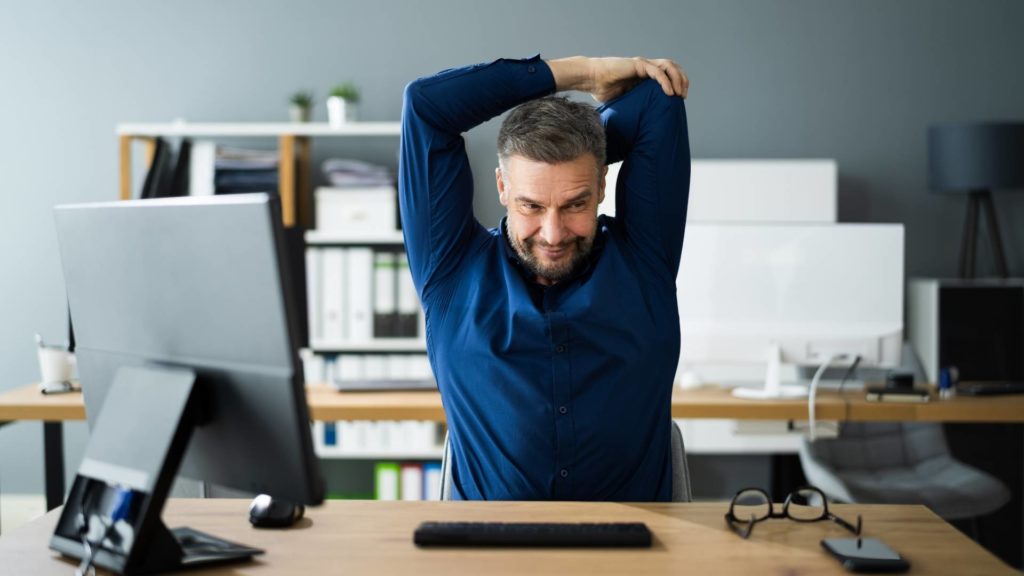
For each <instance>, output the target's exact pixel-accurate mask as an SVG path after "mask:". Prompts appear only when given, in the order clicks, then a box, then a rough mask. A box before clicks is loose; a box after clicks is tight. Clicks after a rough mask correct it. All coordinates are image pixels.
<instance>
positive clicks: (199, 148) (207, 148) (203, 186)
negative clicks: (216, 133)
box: [188, 140, 217, 196]
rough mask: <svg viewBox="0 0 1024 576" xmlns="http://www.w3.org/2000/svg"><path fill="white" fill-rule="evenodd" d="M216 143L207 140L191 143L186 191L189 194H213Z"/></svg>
mask: <svg viewBox="0 0 1024 576" xmlns="http://www.w3.org/2000/svg"><path fill="white" fill-rule="evenodd" d="M216 162H217V144H215V143H213V142H210V141H209V140H198V141H196V142H193V143H192V150H191V153H190V158H189V174H188V193H189V195H191V196H213V193H214V178H215V176H216V171H217V169H216Z"/></svg>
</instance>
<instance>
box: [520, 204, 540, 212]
mask: <svg viewBox="0 0 1024 576" xmlns="http://www.w3.org/2000/svg"><path fill="white" fill-rule="evenodd" d="M523 209H524V210H528V211H530V212H536V211H537V210H540V205H539V204H523Z"/></svg>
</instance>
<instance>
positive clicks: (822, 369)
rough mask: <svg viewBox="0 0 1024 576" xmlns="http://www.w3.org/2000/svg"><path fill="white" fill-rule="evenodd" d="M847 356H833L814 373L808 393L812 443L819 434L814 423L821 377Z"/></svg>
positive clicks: (808, 420) (808, 417)
mask: <svg viewBox="0 0 1024 576" xmlns="http://www.w3.org/2000/svg"><path fill="white" fill-rule="evenodd" d="M845 356H846V355H845V354H833V355H831V356H829V357H828V360H826V361H825V362H824V363H823V364H822V365H821V366H819V367H818V370H817V371H816V372H815V373H814V378H812V379H811V388H810V390H808V392H807V423H808V424H809V425H810V433H811V442H814V441H815V440H816V439H817V432H815V423H814V400H815V397H816V396H817V394H818V383H819V382H821V375H822V374H824V373H825V370H828V367H829V366H831V365H832V363H833V362H835V361H836V360H837V359H839V358H843V357H845Z"/></svg>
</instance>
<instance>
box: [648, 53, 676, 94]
mask: <svg viewBox="0 0 1024 576" xmlns="http://www.w3.org/2000/svg"><path fill="white" fill-rule="evenodd" d="M643 66H644V72H645V73H646V74H647V77H648V78H654V79H655V80H657V82H658V84H660V85H661V89H662V90H663V91H664V92H665V95H667V96H672V95H674V94H675V90H674V88H673V86H672V80H671V79H670V78H669V77H668V74H666V73H665V70H663V69H662V68H661V67H660V66H658V65H657V64H655V63H654V62H652V61H650V60H643Z"/></svg>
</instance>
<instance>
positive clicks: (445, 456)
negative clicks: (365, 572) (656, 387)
mask: <svg viewBox="0 0 1024 576" xmlns="http://www.w3.org/2000/svg"><path fill="white" fill-rule="evenodd" d="M671 452H672V501H673V502H690V501H692V500H693V492H692V488H691V486H690V467H689V466H688V465H687V463H686V445H685V444H683V431H682V430H680V429H679V425H678V424H676V422H675V420H673V421H672V447H671ZM451 454H452V448H451V444H450V442H449V440H448V434H447V433H446V434H445V435H444V452H443V453H442V455H441V493H440V494H439V495H438V496H439V498H440V499H441V500H451V499H452V465H451Z"/></svg>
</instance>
